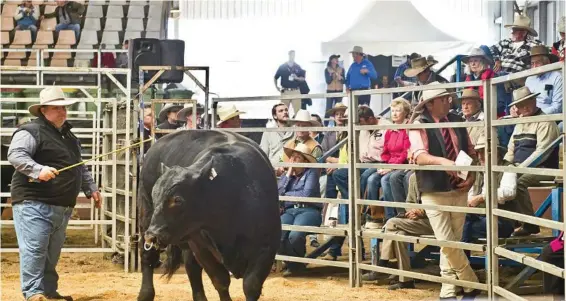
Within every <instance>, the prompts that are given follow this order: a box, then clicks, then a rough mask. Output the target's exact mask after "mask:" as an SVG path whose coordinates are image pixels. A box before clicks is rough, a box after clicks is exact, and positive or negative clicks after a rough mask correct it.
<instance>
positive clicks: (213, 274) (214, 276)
mask: <svg viewBox="0 0 566 301" xmlns="http://www.w3.org/2000/svg"><path fill="white" fill-rule="evenodd" d="M207 244H208V241H205V240H203V239H202V237H195V238H194V239H191V241H189V246H190V247H191V250H192V251H193V253H194V255H195V258H196V259H197V260H198V263H199V264H200V266H202V267H203V268H204V270H205V271H206V274H207V275H208V277H210V280H212V284H213V285H214V288H215V289H216V291H218V295H219V296H220V301H232V298H231V297H230V292H229V291H228V289H229V288H230V274H229V273H228V270H226V268H225V267H224V266H223V265H222V264H221V263H220V262H218V260H217V259H216V257H214V255H212V253H211V252H210V251H209V250H208V248H207V247H206V246H207Z"/></svg>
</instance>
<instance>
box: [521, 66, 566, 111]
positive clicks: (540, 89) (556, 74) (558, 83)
mask: <svg viewBox="0 0 566 301" xmlns="http://www.w3.org/2000/svg"><path fill="white" fill-rule="evenodd" d="M525 86H527V87H528V88H529V90H530V91H531V92H532V93H540V94H539V95H538V96H537V107H539V108H540V109H541V110H542V111H543V112H544V113H545V114H559V113H562V101H563V99H562V98H563V94H562V93H563V91H564V90H563V89H564V87H563V84H562V73H561V72H560V71H551V72H547V73H543V74H539V75H532V76H529V77H527V80H526V82H525Z"/></svg>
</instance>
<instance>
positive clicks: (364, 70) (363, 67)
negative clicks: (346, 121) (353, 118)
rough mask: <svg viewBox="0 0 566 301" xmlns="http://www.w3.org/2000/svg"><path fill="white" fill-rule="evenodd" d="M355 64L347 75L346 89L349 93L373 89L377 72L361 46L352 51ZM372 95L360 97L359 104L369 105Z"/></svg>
mask: <svg viewBox="0 0 566 301" xmlns="http://www.w3.org/2000/svg"><path fill="white" fill-rule="evenodd" d="M350 53H351V54H352V58H353V59H354V62H353V63H352V65H350V68H349V69H348V73H347V74H346V88H347V89H348V91H356V90H368V89H371V81H372V80H376V79H377V71H376V70H375V67H374V66H373V64H372V63H371V62H370V61H369V60H368V59H367V58H366V57H365V54H364V49H363V48H362V47H361V46H354V49H352V51H350ZM370 100H371V95H361V96H359V97H358V104H360V105H368V106H369V103H370Z"/></svg>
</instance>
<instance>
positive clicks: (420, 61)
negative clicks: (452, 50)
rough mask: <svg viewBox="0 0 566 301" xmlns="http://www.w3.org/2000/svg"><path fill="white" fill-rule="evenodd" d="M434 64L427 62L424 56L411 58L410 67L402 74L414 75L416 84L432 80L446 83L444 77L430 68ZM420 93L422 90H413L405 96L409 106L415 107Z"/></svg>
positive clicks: (424, 83)
mask: <svg viewBox="0 0 566 301" xmlns="http://www.w3.org/2000/svg"><path fill="white" fill-rule="evenodd" d="M435 64H436V63H435V62H428V61H427V60H426V58H425V57H418V58H416V59H413V60H411V68H409V69H407V70H405V73H404V74H405V76H407V77H415V78H416V80H417V86H422V85H428V84H429V83H432V82H439V83H447V82H448V81H447V80H446V79H445V78H444V77H442V76H440V75H438V74H436V72H434V71H432V70H431V67H432V66H434V65H435ZM421 94H422V91H414V92H412V93H409V94H408V95H409V96H408V97H405V98H406V99H407V100H409V101H410V102H411V107H415V106H416V105H417V104H418V103H419V99H420V97H421Z"/></svg>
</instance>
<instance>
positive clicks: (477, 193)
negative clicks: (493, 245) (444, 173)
mask: <svg viewBox="0 0 566 301" xmlns="http://www.w3.org/2000/svg"><path fill="white" fill-rule="evenodd" d="M485 145H486V138H485V136H484V135H481V137H479V138H478V140H477V143H476V145H475V150H476V151H477V154H478V159H479V162H480V164H481V165H482V166H484V165H485V160H486V157H485V151H484V150H485ZM498 161H499V162H498V164H499V163H500V162H501V156H500V158H499V160H498ZM492 175H493V177H494V178H495V179H494V181H493V182H494V183H499V182H500V181H501V176H502V175H503V174H502V173H500V172H494V173H492ZM485 187H486V182H485V179H484V176H483V173H476V181H475V183H474V186H473V187H472V189H470V191H469V192H468V207H485V193H486V191H485ZM498 208H499V209H503V210H507V211H512V212H516V211H517V208H516V207H515V202H507V203H505V204H503V205H500V206H498ZM486 225H487V218H486V217H485V215H478V214H466V222H465V223H464V231H463V234H462V241H463V242H474V241H476V240H477V239H478V238H486V237H487V236H486V235H487V226H486ZM514 225H515V221H513V220H510V219H507V218H504V217H499V218H497V229H498V230H497V231H498V233H499V237H500V238H508V237H509V236H511V234H513V231H514V230H515V228H514Z"/></svg>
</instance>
